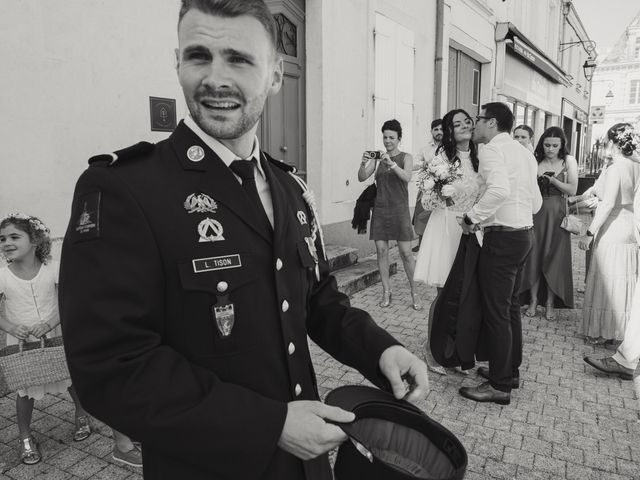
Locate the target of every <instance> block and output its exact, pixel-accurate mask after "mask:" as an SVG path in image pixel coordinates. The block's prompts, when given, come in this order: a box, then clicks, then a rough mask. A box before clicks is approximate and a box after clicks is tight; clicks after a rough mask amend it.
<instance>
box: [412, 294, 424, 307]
mask: <svg viewBox="0 0 640 480" xmlns="http://www.w3.org/2000/svg"><path fill="white" fill-rule="evenodd" d="M416 296H417V294H416V293H414V292H411V308H413V309H414V310H416V311H417V312H419V311H420V310H422V302H421V301H420V297H418V301H417V302H416Z"/></svg>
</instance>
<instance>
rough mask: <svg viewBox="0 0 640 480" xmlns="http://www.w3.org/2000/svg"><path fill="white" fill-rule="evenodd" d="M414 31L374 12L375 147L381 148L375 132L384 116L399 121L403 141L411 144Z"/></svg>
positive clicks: (408, 144) (385, 118) (384, 118)
mask: <svg viewBox="0 0 640 480" xmlns="http://www.w3.org/2000/svg"><path fill="white" fill-rule="evenodd" d="M413 45H414V44H413V32H412V31H411V30H409V29H407V28H405V27H403V26H402V25H400V24H399V23H396V22H394V21H393V20H390V19H389V18H387V17H385V16H384V15H381V14H379V13H376V27H375V40H374V50H375V87H374V102H375V103H374V118H375V128H374V131H375V132H376V136H375V142H376V148H382V145H381V142H382V139H381V136H380V135H377V133H378V132H379V131H380V127H382V124H383V123H384V122H385V121H386V120H390V119H392V118H395V119H397V120H398V121H399V122H400V123H401V124H402V143H403V144H404V145H406V146H409V148H410V146H411V145H412V141H413V140H412V133H411V131H412V126H413V69H414V46H413Z"/></svg>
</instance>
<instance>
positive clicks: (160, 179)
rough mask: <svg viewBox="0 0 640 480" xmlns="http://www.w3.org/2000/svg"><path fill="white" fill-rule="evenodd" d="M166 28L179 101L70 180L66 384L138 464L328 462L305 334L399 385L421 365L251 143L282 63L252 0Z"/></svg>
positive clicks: (186, 469) (204, 8)
mask: <svg viewBox="0 0 640 480" xmlns="http://www.w3.org/2000/svg"><path fill="white" fill-rule="evenodd" d="M178 37H179V49H178V50H177V51H176V55H177V71H178V77H179V80H180V84H181V85H182V88H183V91H184V95H185V99H186V102H187V105H188V107H189V112H190V115H189V116H188V117H187V118H186V119H185V120H184V121H183V122H180V124H179V125H178V127H177V128H176V130H175V131H174V132H173V134H172V135H171V136H170V138H169V139H167V140H165V141H162V142H159V143H158V144H156V145H151V144H148V143H140V144H137V145H134V146H133V147H130V148H128V149H124V150H122V151H119V152H116V153H114V154H110V155H101V156H98V157H94V158H93V159H91V160H90V163H91V165H90V167H89V168H88V169H87V170H86V171H85V172H84V173H83V174H82V176H81V177H80V179H79V180H78V183H77V186H76V190H75V195H74V202H73V209H72V213H71V220H70V224H69V227H68V231H67V235H66V237H65V242H64V246H63V254H62V266H61V273H60V275H61V282H60V284H61V288H60V308H61V316H62V321H63V328H64V333H65V336H64V338H65V346H66V349H67V355H68V359H69V367H70V370H71V374H72V378H73V381H74V384H75V385H76V388H77V390H78V393H79V396H80V398H81V400H82V402H83V405H85V406H86V408H87V409H88V411H89V412H91V413H92V414H94V415H95V416H96V417H97V418H99V419H102V420H104V421H105V422H107V423H108V424H109V425H113V426H114V427H115V428H117V429H118V430H121V431H123V432H126V433H127V434H128V435H130V436H132V437H133V438H135V439H137V440H139V441H140V442H142V450H143V461H144V476H145V478H146V479H177V478H186V479H189V480H200V479H202V480H204V479H222V478H224V479H227V478H229V479H231V478H242V479H243V480H250V479H287V480H289V479H302V478H306V479H312V480H315V479H329V478H331V472H330V470H329V463H328V461H327V456H326V452H328V451H329V450H330V449H332V448H334V447H336V446H337V445H339V444H340V443H341V442H343V441H345V440H346V435H345V434H344V432H343V431H342V430H341V429H340V428H339V427H337V426H336V425H335V424H336V423H340V422H350V421H352V420H353V418H354V417H353V414H352V413H350V412H346V411H344V410H341V409H339V408H337V407H329V406H327V405H324V404H323V403H321V402H320V401H319V395H318V389H317V385H316V379H315V374H314V371H313V365H312V362H311V356H310V353H309V348H308V343H307V335H308V336H309V337H310V338H311V339H312V340H313V341H314V342H316V343H317V344H318V345H319V346H320V347H322V348H323V349H325V350H326V351H327V352H328V353H330V354H331V355H332V356H333V357H335V358H336V359H337V360H339V361H341V362H344V363H346V364H348V365H350V366H352V367H354V368H356V369H358V370H359V371H360V372H362V373H363V374H364V375H365V376H366V377H367V378H368V379H369V380H370V381H371V382H373V383H374V384H375V385H377V386H379V387H381V388H385V389H388V390H392V391H393V393H394V394H395V396H396V397H398V398H400V397H403V396H405V395H406V398H407V399H409V400H415V399H417V398H419V397H420V396H421V395H423V394H424V393H425V391H426V389H427V387H428V381H427V371H426V367H425V365H424V364H423V363H422V362H421V361H420V360H419V359H418V358H417V357H416V356H414V355H413V354H411V353H410V352H409V351H407V350H406V349H405V348H404V347H402V346H401V345H399V344H398V342H397V341H395V340H394V339H393V337H391V336H390V335H389V334H387V333H386V332H385V331H384V330H383V329H381V328H379V327H378V326H376V324H375V323H374V322H373V321H372V319H371V317H370V316H369V315H368V314H367V313H366V312H364V311H362V310H358V309H356V308H353V307H351V306H350V305H349V300H348V298H347V297H346V296H345V295H343V294H341V293H340V292H338V290H337V287H336V282H335V279H334V278H333V277H332V276H331V275H330V274H329V272H328V268H327V262H326V260H325V258H324V250H323V245H322V233H321V230H320V229H319V225H318V219H317V217H316V214H315V211H314V210H315V209H314V207H313V201H312V198H311V196H310V192H307V191H306V187H305V186H304V184H303V183H302V182H301V181H299V180H298V179H297V177H295V176H294V175H293V174H292V173H291V172H290V171H289V170H290V169H289V168H288V167H287V166H285V165H284V164H282V163H281V162H277V161H275V160H273V159H271V158H270V157H268V156H267V155H266V154H265V153H263V152H261V151H260V149H259V145H258V141H257V138H256V136H255V132H256V123H257V121H258V118H259V116H260V114H261V112H262V109H263V107H264V102H265V100H266V98H267V96H268V95H273V94H276V93H277V92H278V91H279V89H280V86H281V83H282V75H283V69H282V60H281V58H279V56H278V55H277V53H276V49H275V27H274V25H273V19H272V17H271V14H270V13H269V11H268V9H267V8H266V7H265V5H264V3H263V2H262V0H242V1H240V0H183V2H182V8H181V11H180V19H179V23H178ZM247 167H248V168H247ZM403 380H405V381H406V382H407V383H408V384H409V388H408V389H407V387H406V386H405V383H404V382H403Z"/></svg>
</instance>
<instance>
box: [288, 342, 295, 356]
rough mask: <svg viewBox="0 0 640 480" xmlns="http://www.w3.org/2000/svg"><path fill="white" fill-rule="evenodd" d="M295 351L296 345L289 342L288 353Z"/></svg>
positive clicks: (291, 353)
mask: <svg viewBox="0 0 640 480" xmlns="http://www.w3.org/2000/svg"><path fill="white" fill-rule="evenodd" d="M295 351H296V346H295V345H294V344H293V342H289V355H293V352H295Z"/></svg>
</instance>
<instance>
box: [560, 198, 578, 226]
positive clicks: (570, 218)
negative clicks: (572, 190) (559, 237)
mask: <svg viewBox="0 0 640 480" xmlns="http://www.w3.org/2000/svg"><path fill="white" fill-rule="evenodd" d="M564 201H565V212H566V213H565V215H564V218H563V219H562V223H560V227H561V228H564V229H565V230H566V231H567V232H569V233H572V234H573V235H582V232H583V229H584V224H583V223H582V220H581V219H580V218H579V217H578V216H577V215H573V214H571V213H569V200H568V199H567V197H565V200H564ZM576 213H577V214H578V215H579V214H580V211H579V209H578V205H577V204H576Z"/></svg>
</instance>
